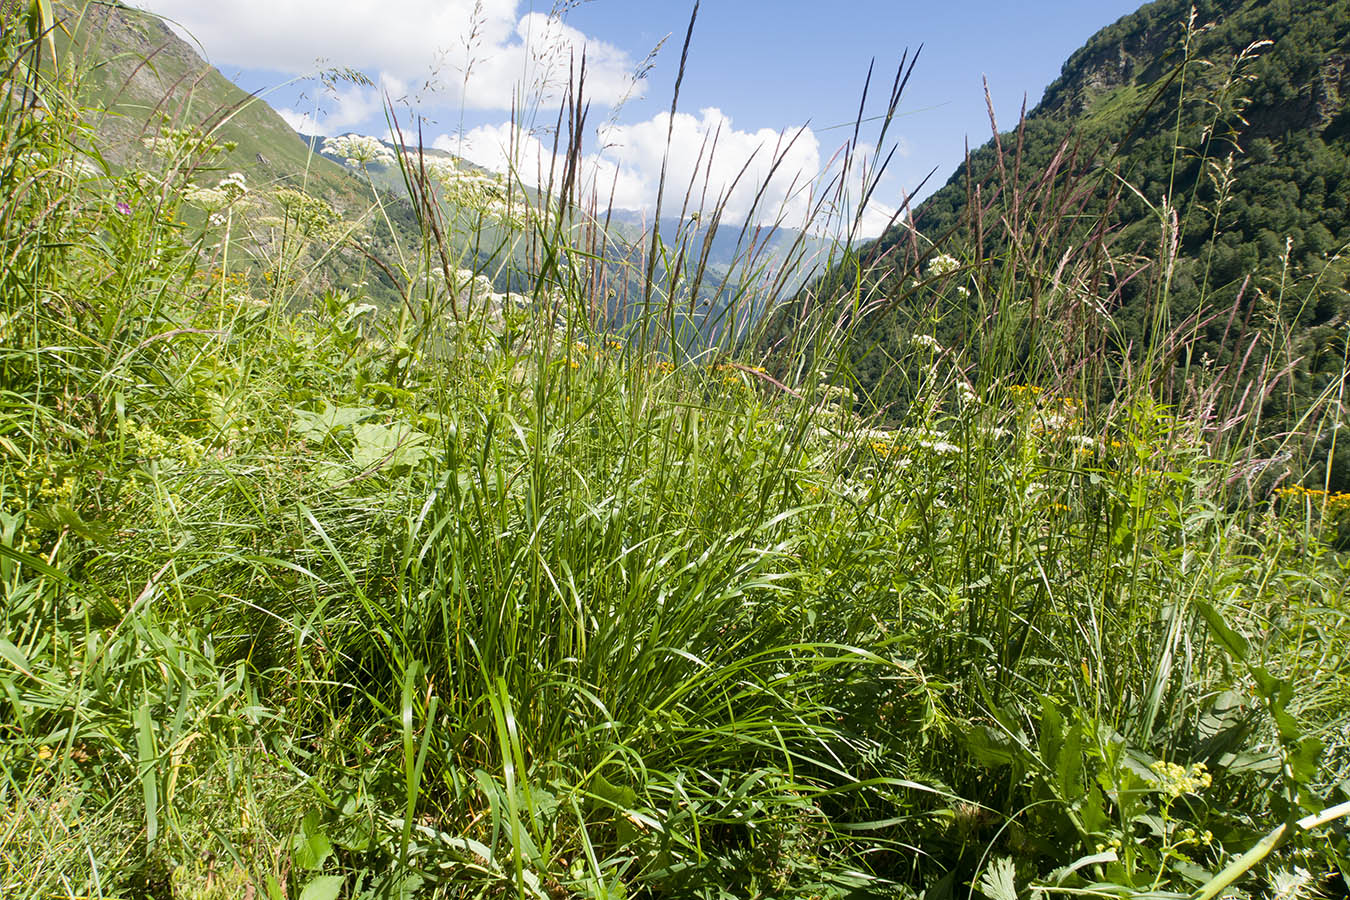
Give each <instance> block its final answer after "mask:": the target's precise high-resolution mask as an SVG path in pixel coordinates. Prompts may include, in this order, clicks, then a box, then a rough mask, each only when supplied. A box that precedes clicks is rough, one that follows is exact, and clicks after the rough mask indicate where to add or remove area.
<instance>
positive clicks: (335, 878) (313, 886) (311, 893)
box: [300, 875, 343, 900]
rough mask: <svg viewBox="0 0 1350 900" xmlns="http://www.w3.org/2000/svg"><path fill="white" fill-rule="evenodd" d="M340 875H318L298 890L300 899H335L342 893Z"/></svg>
mask: <svg viewBox="0 0 1350 900" xmlns="http://www.w3.org/2000/svg"><path fill="white" fill-rule="evenodd" d="M342 881H343V878H342V876H341V875H320V876H319V877H317V878H315V879H313V880H311V881H310V882H309V884H307V885H305V889H304V890H303V891H301V892H300V900H337V896H338V894H340V893H342Z"/></svg>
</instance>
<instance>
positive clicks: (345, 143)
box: [323, 134, 394, 169]
mask: <svg viewBox="0 0 1350 900" xmlns="http://www.w3.org/2000/svg"><path fill="white" fill-rule="evenodd" d="M323 152H324V153H329V154H332V155H333V156H338V157H341V158H342V159H344V160H346V162H347V165H349V166H351V167H352V168H353V169H360V168H364V167H365V166H369V165H377V166H392V165H393V164H394V151H392V150H390V149H389V148H388V147H386V146H385V145H384V142H383V141H380V140H378V139H376V138H373V137H367V136H366V135H364V134H344V135H342V136H341V137H331V138H326V139H325V140H324V142H323Z"/></svg>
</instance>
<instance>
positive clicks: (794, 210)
mask: <svg viewBox="0 0 1350 900" xmlns="http://www.w3.org/2000/svg"><path fill="white" fill-rule="evenodd" d="M139 3H140V5H142V6H144V7H146V8H149V9H151V10H153V11H156V12H159V13H162V14H164V15H166V16H168V17H170V18H171V19H173V20H174V21H176V22H177V23H178V24H179V25H180V26H181V29H182V30H184V31H186V32H187V33H190V34H191V35H192V36H193V37H194V38H195V39H196V40H197V41H198V42H199V43H200V45H201V48H202V49H203V50H204V51H205V54H206V55H207V57H208V58H209V59H210V61H211V62H212V63H214V64H215V65H216V66H217V67H218V68H220V70H221V71H222V72H223V73H225V74H226V75H227V76H229V77H231V78H233V79H234V80H235V81H237V82H238V83H239V84H240V85H241V86H243V87H244V88H246V89H248V90H269V91H270V92H269V93H268V94H267V98H268V100H269V101H270V102H271V103H272V105H273V106H276V107H277V108H278V109H280V110H282V111H283V114H284V115H286V116H287V118H289V119H290V120H291V121H292V122H293V123H294V124H296V125H298V126H300V127H304V128H306V129H310V130H315V131H318V132H320V133H324V134H339V133H345V132H347V131H359V132H363V133H368V134H376V135H383V134H384V133H385V132H386V128H387V126H386V122H385V119H384V115H383V112H382V109H381V96H382V94H384V93H387V94H388V95H389V96H391V97H393V98H395V99H396V100H398V101H399V104H398V106H399V109H400V114H401V115H402V116H404V117H405V118H410V117H411V115H412V112H413V110H416V111H417V112H418V113H419V114H421V115H422V116H424V117H425V118H426V120H427V121H426V124H425V126H424V134H425V135H426V136H427V139H428V140H429V141H432V140H434V141H436V142H437V143H438V145H439V146H442V147H444V148H446V149H450V150H452V151H455V152H459V153H462V154H463V155H465V156H468V157H469V158H471V159H473V160H474V161H475V162H479V163H481V164H484V165H489V166H492V167H495V168H503V167H505V166H508V165H511V166H514V167H515V168H516V169H517V171H519V172H521V173H522V175H525V173H527V172H529V171H531V170H534V171H538V170H539V169H541V168H542V167H544V166H546V165H547V159H548V157H549V156H550V150H551V146H552V137H551V136H550V135H549V134H548V133H547V129H546V127H545V126H546V125H547V124H551V123H552V121H553V119H554V116H555V114H556V113H555V110H556V106H557V97H558V95H559V91H558V89H557V86H558V84H560V83H561V81H562V80H563V79H565V77H566V70H567V60H568V58H569V57H570V56H572V55H574V54H575V53H576V52H577V51H578V50H579V49H580V48H581V47H584V48H585V51H586V54H587V58H588V66H589V68H590V69H591V78H590V79H589V81H588V89H589V93H590V96H591V98H592V107H591V112H590V119H589V125H590V128H589V129H588V130H589V133H588V134H587V136H586V137H587V149H588V162H589V163H591V166H590V171H591V178H592V184H594V185H595V187H596V190H597V193H598V194H601V195H604V196H608V195H609V194H611V193H612V195H613V197H614V203H615V205H616V206H624V207H628V208H649V207H650V204H651V201H652V199H653V198H654V195H655V181H656V179H657V178H658V177H659V169H660V161H661V157H662V156H663V155H664V150H665V134H666V131H667V129H668V128H669V127H670V122H669V121H668V119H667V118H666V111H667V110H668V109H669V106H670V98H671V90H672V87H673V84H674V80H675V74H676V70H677V68H678V64H679V57H680V49H681V44H682V43H683V39H684V34H685V29H686V27H687V25H688V21H689V14H690V12H691V10H692V8H693V3H692V0H690V2H675V3H671V2H661V3H651V2H646V0H585V2H580V3H573V4H571V8H570V9H567V10H566V11H565V13H564V14H563V16H562V19H561V22H559V21H558V20H557V18H556V17H552V16H551V14H552V13H553V12H554V11H556V7H555V6H553V5H550V4H545V3H538V2H535V3H532V2H530V0H213V2H210V3H203V2H202V0H139ZM1138 5H1139V3H1138V2H1137V0H1087V2H1071V0H1027V2H1022V3H1013V2H991V0H951V2H947V3H935V2H932V0H928V2H924V3H916V2H910V0H891V2H883V0H837V2H804V0H778V2H768V0H705V2H704V3H703V4H702V6H701V7H700V10H699V16H698V21H697V23H696V25H695V29H694V39H693V43H692V45H691V48H690V53H689V61H688V66H687V68H686V72H685V78H684V83H683V86H682V89H681V95H680V103H679V111H680V113H681V115H680V116H678V117H677V118H676V121H675V133H676V143H677V145H678V146H677V148H676V153H675V154H674V155H673V157H672V164H671V165H672V168H671V171H672V174H673V176H674V177H675V179H676V180H677V181H678V180H679V179H680V178H683V179H684V180H686V181H687V180H689V179H691V178H693V179H697V180H698V181H699V183H700V184H701V183H703V182H704V181H707V183H709V184H710V185H711V187H712V190H713V192H714V193H716V191H717V189H718V188H720V187H725V186H726V185H728V184H730V182H731V179H732V178H734V173H735V172H737V171H739V170H740V168H741V167H742V166H743V165H744V163H745V160H746V159H747V158H753V164H752V167H751V168H752V175H759V176H761V177H763V176H765V175H767V173H768V160H769V159H770V157H771V156H773V154H774V152H775V149H777V150H778V151H779V152H782V147H783V144H782V143H780V141H779V135H780V134H783V133H787V134H789V135H795V142H794V143H792V145H791V148H790V150H788V151H787V152H786V153H784V158H783V162H782V164H780V165H779V167H778V170H777V174H776V175H775V181H774V182H773V187H774V190H771V191H770V192H769V194H768V196H769V198H770V202H771V203H772V204H776V205H777V208H779V209H786V210H788V224H800V223H798V222H795V221H793V220H792V216H793V215H796V214H798V213H799V212H801V211H802V210H804V209H806V208H807V207H809V206H810V198H809V196H808V195H807V193H806V192H804V191H803V190H802V189H801V188H800V185H801V184H802V183H803V179H804V178H805V177H806V176H807V175H815V174H816V173H817V172H818V171H820V170H828V169H829V168H830V160H831V159H832V158H833V156H834V153H835V151H836V149H837V148H838V147H839V146H840V145H842V144H843V142H844V141H845V140H847V139H848V138H849V137H850V136H851V134H852V122H853V119H854V117H855V115H856V113H857V108H858V102H859V98H860V96H861V91H862V86H863V82H864V79H865V76H866V73H867V66H868V63H869V61H870V60H872V59H875V60H876V74H875V75H874V87H875V88H877V94H878V95H880V94H882V93H884V91H885V90H886V88H888V87H889V83H890V80H891V78H892V77H893V74H894V71H895V67H896V65H897V64H898V62H899V60H900V55H901V53H902V52H903V51H904V50H905V49H906V48H908V49H909V50H910V52H911V53H913V52H914V51H915V50H917V49H918V48H919V46H920V45H922V46H923V49H922V52H921V54H920V56H919V61H918V65H917V67H916V68H915V70H914V75H913V78H912V79H911V81H910V84H909V87H908V89H907V90H906V92H905V95H904V99H903V101H902V103H901V106H900V118H899V119H898V120H897V121H896V122H895V124H894V125H893V127H892V129H891V132H890V134H889V135H888V145H889V144H890V143H897V144H898V152H897V154H896V156H895V157H894V161H893V162H892V164H891V168H890V169H889V170H888V175H887V177H886V178H885V179H884V180H883V182H882V183H881V185H880V186H879V188H878V190H877V193H876V195H875V197H876V206H875V209H874V210H872V211H871V214H870V215H869V227H870V230H873V231H875V230H877V229H879V227H880V224H881V223H883V222H884V221H885V219H886V218H887V217H888V214H889V212H890V211H891V210H893V209H894V208H895V207H896V206H898V205H899V204H900V203H901V201H902V198H903V196H904V195H905V193H907V192H912V191H913V190H914V189H915V188H916V187H917V186H918V185H919V182H920V181H921V180H922V178H923V176H924V175H926V174H927V173H928V172H929V171H930V170H931V169H933V168H935V167H936V168H937V173H936V174H935V175H934V176H933V178H932V180H931V181H930V182H929V183H928V185H927V186H926V187H925V188H924V189H923V191H922V193H921V194H920V195H919V196H920V197H921V196H922V195H923V194H926V193H928V192H930V191H931V190H933V189H935V188H936V187H938V186H940V185H941V184H942V183H943V182H944V181H945V180H946V179H947V177H948V176H949V175H950V174H951V171H952V170H953V168H954V167H955V166H956V165H957V164H958V163H959V162H960V160H961V157H962V153H963V149H964V146H965V142H966V140H967V138H969V141H970V144H971V145H972V146H976V145H978V144H980V143H982V142H983V141H984V140H985V139H986V138H987V137H988V134H989V125H988V116H987V113H986V110H985V101H984V93H983V90H984V89H983V85H982V79H983V78H987V79H988V82H989V87H990V90H991V92H992V95H993V98H994V102H995V110H996V113H997V115H998V118H999V124H1000V127H1003V128H1007V127H1010V126H1011V125H1013V124H1014V123H1015V122H1016V118H1017V113H1018V110H1019V108H1020V106H1021V104H1022V100H1023V97H1024V96H1025V97H1026V99H1027V102H1028V106H1029V107H1030V106H1034V105H1035V103H1036V101H1037V100H1038V99H1039V98H1040V96H1041V93H1042V92H1043V90H1044V88H1045V86H1046V85H1047V84H1048V83H1049V82H1050V81H1052V80H1053V79H1054V78H1055V76H1057V75H1058V74H1059V69H1060V66H1061V65H1062V64H1063V61H1064V60H1065V59H1066V58H1067V56H1068V55H1069V54H1070V53H1071V52H1073V50H1075V49H1076V48H1077V47H1079V46H1080V45H1082V44H1083V42H1084V41H1085V40H1086V39H1087V38H1088V37H1089V36H1091V35H1092V34H1093V33H1094V32H1095V31H1097V30H1098V29H1100V28H1102V27H1104V26H1106V25H1109V24H1110V23H1112V22H1114V21H1116V20H1117V19H1118V18H1120V17H1121V16H1122V15H1125V14H1127V13H1129V12H1131V11H1132V10H1133V9H1135V8H1136V7H1137V6H1138ZM667 36H668V37H667ZM663 38H666V42H665V44H664V46H663V47H662V49H661V50H660V51H659V53H657V55H656V56H655V57H654V58H652V59H651V66H650V70H649V71H647V72H646V75H645V77H644V78H642V79H641V80H638V81H636V82H635V81H634V80H633V77H632V76H633V75H634V73H635V72H636V71H637V70H639V69H641V68H642V67H643V65H644V60H647V58H648V54H649V52H650V51H651V50H652V49H653V48H654V47H655V46H656V45H657V44H658V43H659V42H660V41H661V40H662V39H663ZM320 58H322V61H323V62H322V64H323V65H327V66H337V67H352V68H355V69H359V70H361V71H362V72H364V73H365V74H367V75H368V76H369V77H370V78H372V79H373V80H374V81H375V82H376V83H377V84H378V85H379V89H376V88H368V87H363V86H360V85H357V84H351V83H339V84H337V85H335V86H334V88H333V89H331V90H330V89H326V88H325V87H324V86H323V85H322V84H320V83H319V82H317V81H315V80H313V79H307V78H306V77H305V76H306V75H312V74H313V73H314V72H315V71H316V68H317V61H318V60H320ZM466 72H467V76H468V77H467V78H466V77H465V75H466ZM297 78H298V79H300V80H298V81H294V82H292V79H297ZM288 82H292V83H288ZM513 100H514V102H515V103H516V106H517V108H518V109H520V108H521V107H524V108H525V110H526V112H525V113H523V114H522V113H517V120H516V121H517V125H518V126H519V129H518V130H517V129H516V128H513V127H512V126H511V125H510V124H509V122H510V118H511V106H512V102H513ZM871 111H873V112H875V111H876V109H875V107H874V108H873V109H872V110H871ZM802 126H806V130H805V131H802V132H801V133H797V129H800V128H802ZM838 126H846V127H838ZM714 133H718V134H719V148H718V154H719V159H718V160H717V161H716V162H715V163H714V164H712V165H711V166H710V165H708V163H707V162H706V160H700V157H699V154H698V149H699V147H700V146H701V145H702V141H703V140H704V139H705V138H706V137H708V136H709V135H711V134H714ZM863 135H864V139H869V138H870V139H871V140H875V135H876V126H875V124H874V125H872V126H870V127H868V126H865V127H864V131H863ZM507 147H512V148H514V156H513V154H512V153H509V152H508V151H507V149H506V148H507ZM700 166H701V168H700ZM813 170H814V171H813ZM695 172H697V173H698V174H697V175H695ZM525 177H527V179H528V176H525ZM853 177H854V178H855V179H856V177H857V176H856V173H855V175H854V176H853ZM751 196H752V192H751V191H750V190H749V186H747V185H741V186H740V187H739V188H738V189H737V191H736V192H735V193H734V194H733V196H732V199H731V202H730V203H729V208H730V209H731V211H732V212H733V213H735V212H738V211H740V212H743V211H744V210H746V209H748V206H749V199H750V197H751ZM761 217H762V216H761Z"/></svg>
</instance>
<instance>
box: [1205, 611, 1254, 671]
mask: <svg viewBox="0 0 1350 900" xmlns="http://www.w3.org/2000/svg"><path fill="white" fill-rule="evenodd" d="M1195 608H1196V609H1197V610H1199V612H1200V616H1201V618H1203V619H1204V620H1205V624H1207V625H1209V630H1210V632H1211V633H1212V634H1213V635H1214V638H1215V640H1217V641H1218V642H1219V643H1220V644H1221V645H1223V648H1224V649H1225V650H1227V651H1228V653H1229V654H1230V655H1231V656H1232V657H1233V658H1234V659H1237V660H1245V659H1246V658H1247V651H1248V649H1249V648H1248V645H1247V639H1246V638H1245V637H1243V636H1242V635H1240V634H1238V633H1237V632H1236V631H1234V630H1233V629H1232V628H1231V627H1229V625H1228V623H1227V622H1225V621H1224V618H1223V615H1222V614H1221V613H1220V612H1219V611H1218V610H1217V609H1215V608H1214V607H1213V606H1212V605H1210V604H1209V603H1206V602H1205V601H1204V600H1196V601H1195Z"/></svg>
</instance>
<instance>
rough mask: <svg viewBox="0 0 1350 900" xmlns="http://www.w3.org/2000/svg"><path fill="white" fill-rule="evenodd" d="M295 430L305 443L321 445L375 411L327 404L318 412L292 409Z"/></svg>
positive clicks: (362, 407)
mask: <svg viewBox="0 0 1350 900" xmlns="http://www.w3.org/2000/svg"><path fill="white" fill-rule="evenodd" d="M291 411H292V412H293V413H295V430H296V431H297V432H298V433H299V434H300V436H301V437H303V438H304V439H305V440H307V441H314V442H316V443H321V442H323V441H324V440H326V439H327V438H328V436H329V435H331V434H332V433H333V432H335V431H337V430H338V429H340V428H346V427H348V426H350V425H355V424H356V423H357V422H360V421H362V420H363V419H368V418H370V417H371V416H373V415H375V413H376V412H377V411H376V410H373V409H370V408H368V407H365V406H332V405H329V404H327V403H325V404H324V407H323V409H322V410H320V411H319V412H310V411H309V410H306V409H293V410H291Z"/></svg>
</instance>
